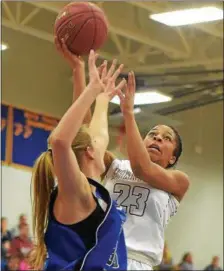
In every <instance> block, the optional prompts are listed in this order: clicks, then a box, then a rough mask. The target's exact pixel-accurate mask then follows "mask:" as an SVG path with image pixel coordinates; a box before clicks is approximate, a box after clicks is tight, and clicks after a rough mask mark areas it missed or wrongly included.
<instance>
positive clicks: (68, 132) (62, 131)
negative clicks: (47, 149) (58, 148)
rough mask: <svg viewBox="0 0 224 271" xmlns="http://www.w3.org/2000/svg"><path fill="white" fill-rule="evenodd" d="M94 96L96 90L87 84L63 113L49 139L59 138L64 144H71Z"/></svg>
mask: <svg viewBox="0 0 224 271" xmlns="http://www.w3.org/2000/svg"><path fill="white" fill-rule="evenodd" d="M96 96H97V91H95V90H93V89H92V88H91V86H90V85H88V86H87V87H86V88H85V90H84V91H83V92H82V94H81V95H80V96H79V98H78V99H77V101H76V102H75V103H73V104H72V106H71V107H70V108H69V109H68V111H67V112H66V113H65V114H64V116H63V117H62V119H61V120H60V122H59V124H58V126H57V127H56V128H55V130H54V132H53V133H52V136H51V140H53V139H55V140H60V141H63V142H64V144H67V145H68V146H71V144H72V141H73V140H74V138H75V136H76V134H77V133H78V131H79V129H80V127H81V125H82V123H83V120H84V117H85V115H86V113H87V111H88V110H89V108H90V106H91V104H92V103H93V102H94V100H95V99H96ZM71 124H73V125H71Z"/></svg>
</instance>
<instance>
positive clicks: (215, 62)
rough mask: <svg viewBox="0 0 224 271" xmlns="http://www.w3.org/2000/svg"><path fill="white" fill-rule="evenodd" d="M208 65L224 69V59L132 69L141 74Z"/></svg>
mask: <svg viewBox="0 0 224 271" xmlns="http://www.w3.org/2000/svg"><path fill="white" fill-rule="evenodd" d="M207 64H209V65H211V64H213V65H216V66H218V67H220V68H222V67H223V58H222V57H219V58H213V59H194V60H188V61H187V60H184V61H176V62H173V63H164V64H155V65H153V64H152V65H142V66H135V67H131V68H132V69H134V70H135V71H137V72H141V73H146V74H147V73H149V72H151V71H153V72H154V71H155V70H164V69H175V68H190V67H191V68H192V67H194V66H199V65H204V66H206V65H207Z"/></svg>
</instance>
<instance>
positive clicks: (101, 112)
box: [89, 60, 126, 167]
mask: <svg viewBox="0 0 224 271" xmlns="http://www.w3.org/2000/svg"><path fill="white" fill-rule="evenodd" d="M106 65H107V63H106V62H104V67H103V70H102V80H103V81H104V82H107V83H108V84H111V83H110V82H109V80H112V81H111V82H112V85H111V89H115V82H116V79H117V77H118V75H119V74H120V72H121V71H122V69H123V65H120V66H119V67H118V69H117V70H116V71H115V68H116V60H115V61H113V63H112V65H111V67H110V69H109V71H108V72H107V66H106ZM109 78H111V79H109ZM125 84H126V81H125V80H124V79H123V80H122V81H121V82H120V83H119V84H118V86H117V89H122V88H123V87H124V85H125ZM114 96H115V93H114V92H112V91H111V90H110V89H109V91H105V92H103V93H101V94H100V95H99V96H98V97H97V99H96V105H95V110H94V114H93V117H92V120H91V122H90V126H89V128H90V133H91V135H92V136H93V137H94V138H95V139H96V140H97V142H98V145H99V147H100V150H101V152H102V153H105V151H106V149H107V146H108V143H109V133H108V106H109V102H110V100H111V99H112V98H113V97H114ZM107 166H108V165H106V167H107Z"/></svg>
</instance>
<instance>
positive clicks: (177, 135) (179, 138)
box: [166, 125, 183, 168]
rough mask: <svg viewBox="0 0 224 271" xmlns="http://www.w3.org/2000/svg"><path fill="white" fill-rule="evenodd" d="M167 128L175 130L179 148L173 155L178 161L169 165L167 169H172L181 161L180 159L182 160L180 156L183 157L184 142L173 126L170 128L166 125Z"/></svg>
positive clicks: (177, 147)
mask: <svg viewBox="0 0 224 271" xmlns="http://www.w3.org/2000/svg"><path fill="white" fill-rule="evenodd" d="M166 126H167V127H169V128H170V129H172V130H173V132H174V134H175V137H176V144H177V146H176V148H175V150H174V153H173V154H174V156H175V157H176V161H175V163H173V164H172V165H171V164H169V165H168V166H167V168H171V167H173V166H174V165H175V164H176V163H177V161H178V160H179V158H180V156H181V153H182V151H183V145H182V140H181V137H180V135H179V133H178V131H177V130H176V129H175V128H174V127H173V126H169V125H166Z"/></svg>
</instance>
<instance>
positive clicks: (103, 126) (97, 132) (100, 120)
mask: <svg viewBox="0 0 224 271" xmlns="http://www.w3.org/2000/svg"><path fill="white" fill-rule="evenodd" d="M108 106H109V100H108V99H107V98H105V97H104V96H100V95H99V96H98V97H97V99H96V105H95V109H94V113H93V117H92V120H91V122H90V131H91V134H92V135H93V136H99V137H102V138H103V140H104V141H105V144H108V143H109V134H108Z"/></svg>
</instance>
